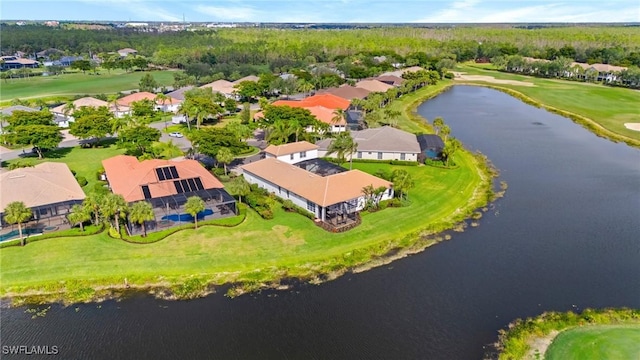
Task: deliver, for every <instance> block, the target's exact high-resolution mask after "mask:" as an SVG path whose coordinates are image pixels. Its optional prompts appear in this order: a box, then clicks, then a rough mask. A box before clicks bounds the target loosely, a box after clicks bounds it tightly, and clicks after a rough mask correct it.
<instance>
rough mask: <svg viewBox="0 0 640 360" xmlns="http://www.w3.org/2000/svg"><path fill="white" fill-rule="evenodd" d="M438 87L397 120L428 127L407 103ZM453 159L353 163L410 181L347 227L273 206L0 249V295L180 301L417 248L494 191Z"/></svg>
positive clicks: (325, 272) (475, 161)
mask: <svg viewBox="0 0 640 360" xmlns="http://www.w3.org/2000/svg"><path fill="white" fill-rule="evenodd" d="M446 87H447V84H446V83H445V84H442V85H438V86H436V87H430V88H425V89H423V90H420V91H418V92H417V93H416V94H412V95H411V96H404V97H402V98H401V99H399V100H398V101H397V102H396V103H395V104H394V106H399V107H402V108H403V109H407V110H405V111H404V112H403V115H402V119H401V122H400V126H401V127H403V128H405V129H409V130H415V129H422V130H423V131H425V132H428V131H429V129H428V127H427V126H426V125H424V122H423V121H422V120H421V119H418V118H416V117H415V114H414V113H413V112H412V110H414V107H415V105H417V104H419V103H420V102H421V101H422V99H424V98H425V97H431V96H433V95H434V94H436V93H437V92H438V91H442V90H443V89H445V88H446ZM75 151H79V152H84V151H91V150H90V149H74V150H72V153H73V152H75ZM455 158H456V159H455V160H456V163H457V164H459V165H460V168H458V169H456V170H453V171H452V170H446V169H438V168H434V167H429V166H400V165H390V164H369V163H354V164H353V167H354V168H357V169H360V170H362V171H366V172H369V173H375V172H376V171H378V170H384V171H392V170H394V169H396V168H402V169H404V170H406V171H408V172H409V173H410V174H411V176H412V177H413V179H414V181H415V183H416V187H415V188H413V189H412V190H411V191H410V194H409V199H410V205H409V206H405V207H401V208H388V209H385V210H383V211H379V212H375V213H367V214H363V220H362V224H361V225H360V226H359V227H357V228H355V229H353V230H351V231H348V232H345V233H338V234H332V233H327V232H326V231H325V230H323V229H321V228H320V227H318V226H316V225H315V224H314V223H313V222H312V221H310V220H309V219H307V218H306V217H304V216H301V215H299V214H296V213H291V212H285V211H284V210H283V209H281V208H277V209H276V211H275V219H273V220H264V219H262V218H260V217H259V216H258V215H257V214H256V213H255V212H254V211H252V210H249V211H247V213H246V219H245V220H244V221H242V222H241V223H240V224H232V225H237V226H233V227H224V226H204V227H201V228H198V229H197V230H194V229H186V230H182V231H178V232H176V233H174V234H171V235H169V236H167V237H166V238H164V239H162V240H160V241H157V242H153V243H149V244H133V243H128V242H125V241H122V240H118V239H113V238H110V237H109V236H108V234H107V233H106V232H103V233H100V234H96V235H90V236H86V237H66V238H64V237H63V238H56V239H48V240H46V241H39V242H34V243H32V244H28V245H27V246H25V247H8V248H4V249H1V250H0V260H2V269H1V271H0V275H1V278H0V284H1V285H0V296H2V297H10V298H13V300H14V302H16V303H19V301H20V300H21V299H22V300H24V299H27V300H28V301H29V302H33V301H41V302H52V301H64V302H79V301H89V300H95V299H100V298H101V297H103V296H113V294H114V292H118V291H120V290H121V289H123V288H124V287H125V284H126V287H127V288H133V289H154V288H155V289H158V288H160V289H170V290H171V293H172V296H179V297H182V298H184V297H187V298H188V297H192V296H193V295H194V294H197V295H201V294H205V293H207V292H208V291H210V286H211V285H220V284H225V283H237V284H240V287H234V288H233V289H232V291H231V292H232V293H233V294H239V293H242V292H243V291H245V290H251V289H257V288H260V287H264V286H274V285H275V286H277V284H278V282H279V281H280V280H281V279H285V278H290V277H294V278H299V279H303V280H308V281H312V282H314V281H322V280H323V279H327V278H331V277H333V276H338V275H340V274H342V273H344V272H345V271H348V270H349V269H354V268H355V267H357V266H363V265H365V264H371V263H372V262H373V261H374V260H377V259H384V256H385V255H386V254H388V253H389V252H390V251H392V250H398V249H401V251H399V253H397V254H396V256H404V254H406V253H410V252H416V251H420V250H422V249H424V248H425V247H426V246H429V245H431V244H434V243H435V242H437V239H434V237H433V236H432V235H434V234H437V233H439V232H441V231H443V230H445V229H451V228H453V227H454V226H455V225H456V224H457V223H459V222H460V221H462V220H464V219H465V218H468V217H470V216H471V215H472V214H473V212H474V211H475V210H476V209H477V208H478V207H481V206H484V205H485V204H486V203H487V201H488V200H489V198H490V197H491V194H492V192H491V182H492V181H491V177H490V171H489V169H488V168H487V167H486V164H485V160H484V159H483V158H481V157H478V156H475V155H472V154H470V153H468V152H466V151H460V152H458V153H456V155H455ZM61 160H62V159H61ZM403 251H404V252H403ZM361 269H362V268H361ZM158 291H161V292H162V291H164V290H158ZM169 297H171V296H169Z"/></svg>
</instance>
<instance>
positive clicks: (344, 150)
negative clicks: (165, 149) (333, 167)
mask: <svg viewBox="0 0 640 360" xmlns="http://www.w3.org/2000/svg"><path fill="white" fill-rule="evenodd" d="M356 151H358V143H357V142H355V141H353V138H352V137H351V133H350V132H349V131H343V132H341V133H339V134H338V135H337V136H336V138H335V139H333V141H332V142H331V144H330V145H329V148H328V149H327V156H329V155H331V154H336V158H337V159H338V163H339V164H340V165H342V164H343V163H344V162H345V161H346V157H347V155H349V169H352V168H353V153H354V152H356Z"/></svg>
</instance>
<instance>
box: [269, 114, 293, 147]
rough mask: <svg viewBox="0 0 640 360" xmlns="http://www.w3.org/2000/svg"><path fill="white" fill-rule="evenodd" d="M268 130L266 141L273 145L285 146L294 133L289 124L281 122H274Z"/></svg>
mask: <svg viewBox="0 0 640 360" xmlns="http://www.w3.org/2000/svg"><path fill="white" fill-rule="evenodd" d="M268 130H269V134H268V135H267V141H268V142H269V143H271V144H274V145H280V144H286V143H287V142H289V136H291V135H292V134H293V132H294V130H293V129H292V128H291V126H290V125H289V123H288V122H286V121H282V120H277V121H275V122H274V123H273V124H271V126H269V129H268Z"/></svg>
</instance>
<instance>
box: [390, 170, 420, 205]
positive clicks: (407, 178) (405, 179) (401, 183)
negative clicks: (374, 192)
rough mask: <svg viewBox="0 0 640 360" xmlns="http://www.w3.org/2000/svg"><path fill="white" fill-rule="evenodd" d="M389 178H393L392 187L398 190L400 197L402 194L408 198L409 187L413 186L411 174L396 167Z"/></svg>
mask: <svg viewBox="0 0 640 360" xmlns="http://www.w3.org/2000/svg"><path fill="white" fill-rule="evenodd" d="M391 178H392V179H393V188H394V189H396V190H397V191H400V199H402V196H406V197H405V198H406V199H408V198H409V189H411V188H412V187H414V186H415V183H414V182H413V179H412V178H411V174H409V173H408V172H407V171H406V170H401V169H398V170H394V171H393V173H392V175H391Z"/></svg>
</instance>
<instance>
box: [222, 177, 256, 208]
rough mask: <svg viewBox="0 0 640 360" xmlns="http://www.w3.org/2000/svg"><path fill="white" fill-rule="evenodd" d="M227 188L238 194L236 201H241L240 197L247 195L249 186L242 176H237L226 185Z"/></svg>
mask: <svg viewBox="0 0 640 360" xmlns="http://www.w3.org/2000/svg"><path fill="white" fill-rule="evenodd" d="M228 189H229V191H230V192H231V193H232V194H235V195H238V201H240V203H242V197H243V196H247V195H249V193H250V192H251V187H250V186H249V183H248V182H247V180H245V179H244V177H243V176H237V177H235V178H234V179H233V180H231V183H230V184H229V185H228Z"/></svg>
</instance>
